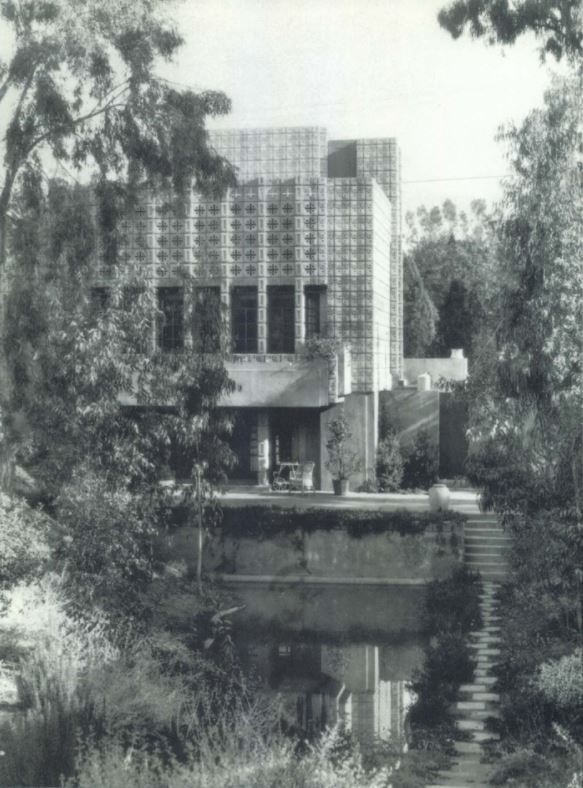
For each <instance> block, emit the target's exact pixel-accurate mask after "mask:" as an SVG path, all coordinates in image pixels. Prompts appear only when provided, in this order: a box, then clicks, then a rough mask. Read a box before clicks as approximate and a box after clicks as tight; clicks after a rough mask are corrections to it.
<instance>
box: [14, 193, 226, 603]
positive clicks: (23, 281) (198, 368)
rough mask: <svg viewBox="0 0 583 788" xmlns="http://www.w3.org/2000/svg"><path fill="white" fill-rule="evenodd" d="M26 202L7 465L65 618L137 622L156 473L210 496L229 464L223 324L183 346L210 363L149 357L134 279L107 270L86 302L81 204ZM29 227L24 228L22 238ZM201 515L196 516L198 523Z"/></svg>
mask: <svg viewBox="0 0 583 788" xmlns="http://www.w3.org/2000/svg"><path fill="white" fill-rule="evenodd" d="M31 193H32V194H34V195H35V199H34V200H33V199H31V195H30V194H29V193H28V192H25V191H23V192H22V193H21V194H19V202H20V204H21V206H22V216H23V221H22V224H21V226H20V227H19V230H18V232H17V233H16V234H15V248H16V249H18V252H19V259H20V260H21V261H22V264H21V265H20V266H19V268H18V269H17V272H16V273H15V277H14V285H13V298H12V300H11V302H10V306H9V314H10V318H11V319H10V330H9V332H8V335H7V338H6V344H5V349H6V353H7V358H8V362H9V364H10V366H11V368H12V370H13V375H12V379H13V390H12V402H11V405H12V408H11V410H12V414H13V417H12V420H11V421H10V422H9V423H8V428H9V429H10V431H11V440H12V444H13V445H14V446H15V448H16V451H17V457H18V459H19V461H20V462H21V463H22V464H23V465H25V466H26V467H27V468H28V469H29V470H30V471H31V472H32V474H33V475H34V476H35V478H37V479H38V480H39V481H40V482H41V484H42V487H43V492H44V499H45V503H46V504H47V505H48V506H49V507H50V508H51V509H52V510H53V511H54V512H55V513H56V514H57V516H58V518H59V521H60V526H61V539H60V545H59V550H58V556H59V559H60V560H62V561H63V562H64V563H65V564H66V565H67V577H68V581H69V585H70V588H71V592H73V591H74V590H76V591H77V592H78V593H77V597H76V599H77V609H78V610H79V611H81V610H82V609H83V608H87V607H91V606H92V605H100V606H105V607H107V609H108V610H110V611H112V610H113V608H115V607H116V606H117V608H118V613H119V614H123V615H132V616H136V615H138V607H137V606H138V603H139V598H140V593H141V591H142V590H143V588H144V586H146V585H147V584H148V581H149V579H150V578H151V576H152V573H153V569H154V567H153V563H152V555H151V541H152V537H153V533H154V530H155V528H156V527H160V526H161V525H163V523H164V521H165V517H166V515H167V507H165V506H164V505H163V500H162V498H163V496H162V491H161V489H160V487H159V485H158V482H159V479H160V477H161V476H162V474H163V469H164V468H167V467H168V466H173V470H174V471H175V473H176V474H177V475H179V476H181V477H182V478H184V477H186V479H187V480H192V474H193V469H194V467H195V466H199V467H201V468H203V467H204V479H203V485H202V487H201V490H202V491H203V492H204V495H205V498H209V499H211V498H212V497H213V495H212V493H213V489H214V485H216V484H217V483H219V482H220V481H221V480H222V479H224V477H225V472H226V470H227V469H228V468H229V467H230V465H231V464H232V461H233V457H232V453H231V451H230V449H229V447H228V444H227V442H226V438H227V437H228V434H229V431H230V420H229V419H228V417H226V416H225V415H224V414H223V412H221V410H220V409H219V408H218V407H217V404H218V401H219V398H220V396H221V395H222V393H223V392H225V391H229V390H231V388H232V385H233V384H232V383H231V381H230V380H229V378H228V375H227V372H226V369H225V366H224V363H223V358H224V349H225V346H224V341H223V325H222V317H221V313H220V310H219V311H216V312H215V313H214V320H212V319H211V315H210V314H208V315H207V319H206V320H205V332H203V333H202V334H201V335H198V334H197V335H196V339H197V341H201V342H202V341H204V342H206V341H207V339H208V343H207V344H208V345H209V347H207V348H206V349H209V350H210V349H211V348H210V345H211V344H212V345H213V347H212V350H213V352H207V353H199V354H195V353H193V352H185V353H174V354H164V353H162V352H157V353H156V352H154V351H153V349H152V345H153V332H154V327H155V322H156V320H160V319H161V317H162V316H161V315H160V314H159V312H158V308H157V302H156V298H155V291H153V290H151V289H148V288H147V287H145V286H144V282H143V279H141V278H140V272H139V271H133V270H132V269H131V268H123V267H122V266H121V265H119V266H117V267H116V268H115V269H114V270H115V273H116V276H115V277H112V284H111V288H110V289H109V292H108V298H107V299H105V300H104V301H101V302H100V301H97V300H94V301H92V300H91V297H90V293H89V291H88V284H89V283H90V282H91V268H92V264H93V259H94V254H93V253H94V244H95V237H96V233H95V232H94V229H95V223H94V221H93V216H92V211H91V204H90V201H89V198H90V195H89V194H88V193H87V192H86V191H85V190H84V189H80V188H75V189H70V188H69V187H67V186H66V185H65V184H63V183H61V182H56V183H52V184H51V185H50V189H49V191H48V194H47V195H45V194H44V193H43V192H42V191H40V192H35V191H34V190H32V191H31ZM29 227H30V228H36V230H35V231H34V232H33V233H32V234H31V235H30V236H28V234H27V229H28V228H29ZM183 287H184V290H185V293H186V296H185V300H186V303H187V304H188V306H189V309H190V312H189V314H188V315H187V318H186V320H187V325H192V326H193V329H194V330H196V329H197V325H196V324H195V323H194V321H193V320H192V310H193V309H195V308H196V305H195V298H194V293H195V288H194V283H193V282H191V281H189V280H188V279H185V280H184V282H183ZM211 333H212V336H211ZM205 337H206V338H207V339H205ZM148 338H149V340H150V341H148ZM193 339H194V337H193ZM217 339H218V340H219V341H218V343H217V342H216V340H217ZM145 340H146V341H145ZM124 403H126V404H124ZM191 503H192V502H191ZM211 510H212V507H210V506H209V507H207V506H206V505H205V515H207V514H208V517H207V518H206V519H207V521H208V522H210V515H211Z"/></svg>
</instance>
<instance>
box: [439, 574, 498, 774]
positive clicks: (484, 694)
mask: <svg viewBox="0 0 583 788" xmlns="http://www.w3.org/2000/svg"><path fill="white" fill-rule="evenodd" d="M480 607H481V611H482V619H483V624H482V628H481V629H480V630H479V631H478V632H471V633H470V635H469V645H470V648H471V650H472V652H473V656H474V657H475V659H476V668H475V670H474V680H473V682H472V683H471V684H462V685H461V687H460V691H459V696H458V702H457V703H456V704H455V709H454V715H455V718H456V726H457V728H458V730H459V731H460V734H462V735H463V739H460V740H459V741H456V742H454V748H455V753H456V754H455V755H454V761H453V764H452V766H451V767H450V769H449V770H448V771H447V772H444V773H443V775H440V776H438V777H437V778H436V780H435V782H434V783H432V785H430V786H428V788H436V786H450V788H454V787H455V788H465V786H484V787H487V786H489V785H491V783H489V782H488V779H489V774H490V772H491V767H490V766H489V765H488V764H485V763H482V755H483V750H482V747H483V744H484V742H488V741H494V740H496V739H498V738H499V736H498V734H497V733H492V732H490V731H488V730H487V728H486V725H487V723H486V721H487V720H488V719H492V718H497V717H498V716H499V712H498V705H499V701H500V697H499V695H498V694H497V693H496V692H494V691H493V685H494V684H495V682H496V677H495V676H494V675H493V673H494V666H495V664H496V661H497V659H498V655H499V654H500V649H499V640H500V638H499V636H498V631H499V626H498V615H497V610H496V608H497V600H496V584H495V583H493V582H491V581H485V582H484V588H483V591H482V595H481V598H480Z"/></svg>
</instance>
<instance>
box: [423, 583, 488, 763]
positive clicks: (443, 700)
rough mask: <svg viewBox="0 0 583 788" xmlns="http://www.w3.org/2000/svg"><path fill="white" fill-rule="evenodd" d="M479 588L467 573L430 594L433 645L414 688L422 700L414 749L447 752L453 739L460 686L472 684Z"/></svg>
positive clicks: (431, 588) (428, 613) (428, 623)
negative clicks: (471, 639) (472, 637)
mask: <svg viewBox="0 0 583 788" xmlns="http://www.w3.org/2000/svg"><path fill="white" fill-rule="evenodd" d="M479 590H480V583H479V580H478V577H477V576H476V575H472V574H471V573H469V572H468V571H467V570H466V569H465V568H461V569H459V570H457V571H456V572H455V573H454V574H453V575H452V576H451V577H450V578H447V579H445V580H436V581H433V582H432V583H430V584H429V585H428V586H427V589H426V592H425V613H424V623H425V627H426V628H427V632H428V633H429V634H430V635H432V639H431V641H430V643H429V645H428V646H427V648H426V649H425V658H424V662H423V667H422V669H421V670H420V671H418V672H417V673H416V675H414V677H413V681H412V683H411V687H412V689H413V691H414V692H415V693H416V694H417V700H416V702H415V703H414V705H413V706H412V708H411V711H410V720H411V726H412V729H413V747H414V748H416V749H423V748H430V749H438V750H440V751H442V752H447V751H448V749H449V748H450V745H451V742H452V740H453V737H454V723H453V717H452V715H451V706H452V703H453V702H454V701H455V700H456V698H457V694H458V689H459V686H460V684H463V683H464V682H469V681H471V680H472V677H473V672H474V661H473V659H472V658H471V655H470V649H469V647H468V645H467V633H468V632H469V631H471V630H472V629H473V628H474V627H476V626H478V625H479V624H480V623H481V619H480V607H479Z"/></svg>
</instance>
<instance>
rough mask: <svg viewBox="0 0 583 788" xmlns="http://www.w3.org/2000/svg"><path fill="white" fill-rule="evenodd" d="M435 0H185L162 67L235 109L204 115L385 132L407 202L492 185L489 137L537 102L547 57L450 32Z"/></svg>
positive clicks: (496, 178) (493, 157)
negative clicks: (174, 47) (171, 59)
mask: <svg viewBox="0 0 583 788" xmlns="http://www.w3.org/2000/svg"><path fill="white" fill-rule="evenodd" d="M445 3H446V0H184V1H183V2H177V3H174V4H173V11H172V16H173V18H174V19H175V21H176V24H177V27H178V29H179V31H180V33H181V35H182V36H183V38H184V39H185V45H184V47H183V48H182V49H181V50H180V52H179V53H178V55H177V57H176V60H175V63H174V64H171V65H165V66H164V67H163V68H162V69H161V72H160V73H162V74H163V76H165V77H166V78H167V79H170V80H173V81H176V82H178V83H180V84H183V85H190V86H193V87H195V88H204V89H215V90H222V91H224V92H225V93H226V94H227V95H228V96H229V97H230V98H231V100H232V104H233V109H232V112H231V114H230V115H229V116H228V117H226V118H221V119H220V120H216V121H212V122H210V123H209V127H210V128H242V127H245V128H255V127H258V128H263V127H269V126H302V125H304V126H325V127H326V128H327V129H328V137H329V139H343V138H354V137H396V138H397V139H398V141H399V144H400V146H401V150H402V177H403V200H404V208H405V210H414V209H415V208H416V207H417V206H419V205H422V204H424V205H427V206H433V205H436V204H441V203H442V202H443V200H445V199H448V198H449V199H451V200H453V201H454V202H455V203H456V204H457V205H458V206H459V207H461V208H467V207H468V205H469V203H470V201H471V200H473V199H476V198H483V199H486V200H488V201H490V202H492V201H494V200H496V199H498V198H499V196H500V193H501V192H500V176H503V175H504V173H505V172H507V169H508V168H507V164H506V161H505V155H504V146H503V145H502V144H501V143H500V142H497V141H496V139H495V137H496V134H497V132H498V130H499V128H500V127H501V126H502V125H504V124H507V123H510V122H515V123H520V122H521V120H522V119H523V118H524V117H525V116H526V114H527V113H528V112H529V111H530V110H531V109H532V108H534V107H535V106H539V105H540V104H541V103H542V99H543V94H544V90H545V89H546V87H547V86H548V84H549V81H550V74H551V70H552V65H551V64H547V65H546V66H545V65H543V64H541V62H540V58H539V54H538V51H537V45H536V41H535V39H534V37H530V36H529V37H528V38H524V39H523V40H519V42H518V43H517V44H515V45H514V46H513V47H508V48H506V49H503V48H501V47H500V46H494V47H491V46H487V44H485V43H484V42H483V41H482V40H472V39H471V38H470V37H469V36H464V37H462V38H460V39H458V40H457V41H454V40H453V39H452V38H451V36H450V35H449V34H448V33H447V32H446V31H444V30H442V29H441V28H440V27H439V25H438V23H437V11H438V10H439V8H440V7H442V6H443V5H444V4H445Z"/></svg>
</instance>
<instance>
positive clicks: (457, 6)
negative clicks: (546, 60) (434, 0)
mask: <svg viewBox="0 0 583 788" xmlns="http://www.w3.org/2000/svg"><path fill="white" fill-rule="evenodd" d="M438 19H439V24H440V25H441V26H442V27H444V28H445V29H446V30H447V31H448V32H450V33H451V35H452V36H453V37H454V38H459V36H461V34H462V33H463V31H464V30H465V29H466V28H469V30H470V33H471V35H472V36H474V37H475V38H481V37H482V36H486V38H487V39H488V41H489V43H491V44H494V43H498V44H513V43H514V42H515V41H516V39H517V38H518V37H519V36H521V35H524V33H529V32H530V33H534V34H535V35H536V36H537V37H539V38H541V39H542V53H543V55H544V54H546V53H549V54H551V55H553V56H554V57H555V58H556V59H557V60H560V59H561V58H562V57H563V55H565V56H566V57H567V58H570V59H573V60H575V61H576V60H577V59H581V58H582V57H583V18H582V12H581V5H580V3H579V2H578V0H567V1H566V2H563V0H542V1H541V0H521V1H520V2H509V0H454V2H450V4H449V5H448V6H446V7H445V8H442V9H441V11H440V12H439V15H438Z"/></svg>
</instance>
